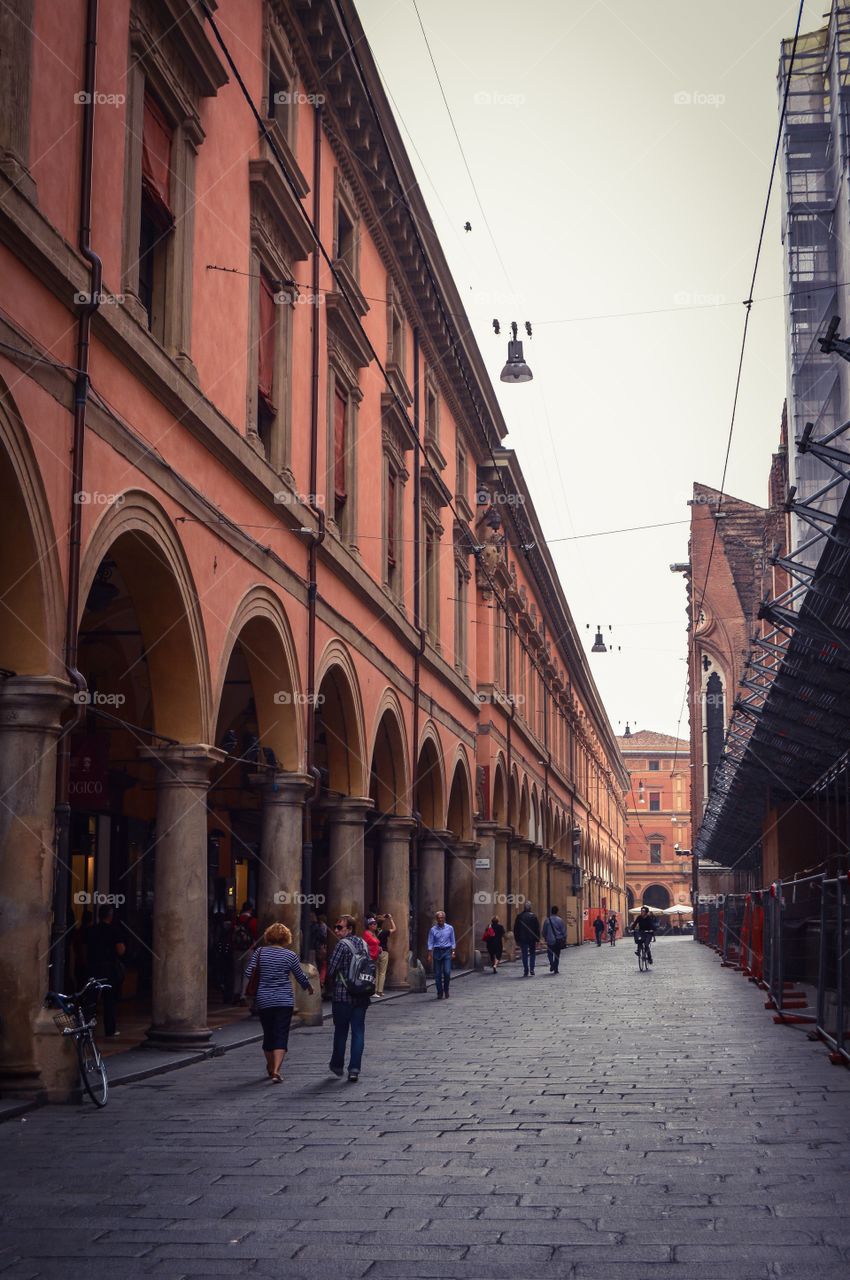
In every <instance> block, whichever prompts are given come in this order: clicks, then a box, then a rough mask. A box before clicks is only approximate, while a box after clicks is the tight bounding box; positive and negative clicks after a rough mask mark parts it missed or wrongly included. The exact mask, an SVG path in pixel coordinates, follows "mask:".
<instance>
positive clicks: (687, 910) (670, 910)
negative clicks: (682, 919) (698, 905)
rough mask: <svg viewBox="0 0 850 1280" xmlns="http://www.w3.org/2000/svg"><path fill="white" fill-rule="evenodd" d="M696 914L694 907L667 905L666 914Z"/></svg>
mask: <svg viewBox="0 0 850 1280" xmlns="http://www.w3.org/2000/svg"><path fill="white" fill-rule="evenodd" d="M693 914H694V909H693V907H681V906H678V907H665V908H664V915H665V916H692V915H693Z"/></svg>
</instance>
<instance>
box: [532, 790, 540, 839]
mask: <svg viewBox="0 0 850 1280" xmlns="http://www.w3.org/2000/svg"><path fill="white" fill-rule="evenodd" d="M530 824H531V825H530V835H531V839H532V840H533V841H534V843H535V844H540V843H541V831H540V801H539V800H538V798H537V787H536V786H532V788H531V817H530Z"/></svg>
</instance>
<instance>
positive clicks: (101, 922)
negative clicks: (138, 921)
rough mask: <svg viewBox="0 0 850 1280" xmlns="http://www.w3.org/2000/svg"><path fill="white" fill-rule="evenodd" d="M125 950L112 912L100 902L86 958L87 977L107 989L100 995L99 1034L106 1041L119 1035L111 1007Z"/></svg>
mask: <svg viewBox="0 0 850 1280" xmlns="http://www.w3.org/2000/svg"><path fill="white" fill-rule="evenodd" d="M126 950H127V947H126V944H125V942H124V936H123V934H122V931H121V929H120V928H119V927H118V925H117V924H116V923H115V912H114V911H113V909H112V907H111V906H109V905H108V904H107V903H104V904H103V905H102V906H100V907H98V909H97V924H96V925H95V926H94V928H93V929H90V930H89V935H88V938H87V939H86V955H87V960H88V971H89V977H90V978H99V979H100V980H101V982H108V983H109V988H108V989H104V990H102V991H101V993H100V995H101V999H102V1001H103V1034H104V1035H105V1036H106V1037H108V1038H109V1039H115V1038H116V1037H117V1036H119V1035H120V1034H121V1032H120V1031H119V1030H118V1029H117V1021H116V1016H115V1006H116V1005H117V1004H118V1001H119V1000H120V999H121V983H122V982H123V981H124V965H123V964H122V962H121V957H122V956H123V955H124V953H125V951H126Z"/></svg>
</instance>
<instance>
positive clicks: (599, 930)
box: [593, 912, 605, 947]
mask: <svg viewBox="0 0 850 1280" xmlns="http://www.w3.org/2000/svg"><path fill="white" fill-rule="evenodd" d="M593 932H594V933H595V934H596V945H597V947H601V946H602V935H603V933H604V932H605V921H604V920H603V919H602V917H601V915H599V913H598V912H597V913H596V919H595V920H594V922H593Z"/></svg>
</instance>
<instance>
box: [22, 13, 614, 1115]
mask: <svg viewBox="0 0 850 1280" xmlns="http://www.w3.org/2000/svg"><path fill="white" fill-rule="evenodd" d="M213 24H214V25H213ZM0 36H2V39H3V44H4V48H6V49H8V50H10V51H11V61H12V64H13V65H14V67H15V76H14V77H11V78H10V79H9V80H7V81H6V82H5V83H4V84H3V85H0V130H2V132H1V133H0V280H2V310H0V498H2V501H0V529H2V533H0V541H2V547H3V555H2V558H0V668H2V670H1V671H0V795H2V796H3V809H2V813H0V913H2V919H0V952H2V955H0V1001H2V1005H3V1010H4V1014H3V1020H2V1025H0V1089H2V1090H4V1091H5V1092H7V1093H15V1094H25V1095H31V1094H33V1093H39V1092H42V1091H44V1090H45V1089H46V1090H47V1091H48V1093H53V1092H57V1093H61V1089H62V1084H61V1081H62V1079H67V1078H68V1070H69V1064H68V1062H67V1059H66V1058H65V1057H63V1053H62V1051H63V1048H66V1047H67V1046H63V1045H62V1044H61V1042H60V1041H59V1038H58V1037H57V1036H56V1035H55V1031H54V1029H53V1027H52V1024H51V1022H50V1019H49V1016H48V1015H47V1014H46V1013H45V1012H44V1011H43V1010H42V1008H41V1005H42V1000H43V997H44V993H45V991H46V990H47V987H48V984H49V983H51V982H54V983H55V982H58V981H60V980H64V975H65V971H66V969H67V948H68V941H69V938H71V937H73V933H74V930H75V928H79V927H80V926H81V925H82V924H83V922H84V920H85V911H86V910H92V911H95V910H96V908H97V906H98V905H99V904H102V903H105V902H110V903H114V904H115V906H116V909H117V912H118V917H119V919H120V921H121V923H122V925H123V927H124V928H125V930H126V932H127V934H128V936H129V938H130V939H131V940H132V941H131V945H130V947H129V948H128V970H129V971H128V975H127V979H126V989H127V992H128V993H129V994H132V995H134V996H135V997H136V998H137V999H139V1000H142V1001H145V1000H146V1001H148V1002H149V1005H150V1018H151V1028H150V1031H149V1033H148V1034H149V1036H150V1039H151V1042H152V1043H154V1044H157V1045H159V1046H161V1047H162V1046H164V1047H176V1048H185V1047H187V1046H195V1045H203V1044H205V1043H206V1042H207V1041H208V1039H209V1035H210V1032H209V1029H208V1026H207V1001H208V949H209V939H210V937H211V931H212V930H213V929H214V928H215V925H216V922H217V921H220V920H221V919H222V918H223V917H224V916H226V915H227V913H228V912H230V911H231V910H232V909H233V907H234V906H239V905H241V901H242V900H244V899H246V898H247V899H251V900H253V901H254V902H255V903H256V905H257V913H258V916H259V919H260V923H261V925H265V924H268V923H269V922H270V921H271V920H273V919H282V920H284V921H285V922H286V923H287V924H289V925H290V927H291V928H292V931H293V934H294V937H295V946H296V947H297V948H298V949H300V950H301V952H302V954H304V955H305V956H306V955H307V953H308V950H309V935H308V934H307V932H306V925H307V918H308V917H307V913H308V911H309V909H310V907H316V908H317V909H318V910H320V911H323V912H325V913H326V914H327V915H328V917H329V919H330V918H331V917H333V916H334V915H336V914H338V913H340V912H342V911H348V912H351V913H352V914H354V915H356V916H358V917H359V918H362V915H363V912H364V909H368V908H369V907H378V908H379V909H381V910H390V911H392V913H393V915H394V918H395V921H396V924H397V926H398V932H397V934H396V935H394V938H393V944H392V949H391V959H390V971H389V985H394V986H396V987H404V986H405V985H407V984H408V980H409V963H410V958H411V957H413V958H414V959H415V958H416V957H417V956H423V958H424V945H423V944H424V938H425V935H426V932H427V928H428V926H429V924H430V923H431V920H432V918H433V913H434V911H435V910H436V909H437V908H439V907H445V908H446V910H447V911H448V913H449V917H450V919H451V920H452V922H453V923H454V925H455V928H456V931H457V934H458V940H459V945H458V954H459V960H460V962H461V963H462V964H467V965H472V964H473V963H475V959H476V951H477V949H478V947H479V946H480V938H481V933H482V931H483V929H484V927H485V925H486V923H487V922H488V921H489V918H490V916H491V915H493V914H496V915H499V916H500V917H501V919H502V920H503V922H504V923H505V924H506V925H507V926H508V927H510V925H511V923H512V920H513V915H514V913H515V911H516V909H517V907H518V905H519V904H520V903H521V902H522V901H524V900H526V899H527V900H530V901H532V902H533V904H534V906H535V909H537V910H539V911H541V912H542V911H545V910H546V908H547V907H548V906H549V905H550V904H552V903H555V904H557V905H559V906H560V907H561V909H562V911H564V912H566V913H568V915H569V919H570V922H571V923H570V928H571V934H570V936H571V939H572V940H573V941H576V942H577V941H579V940H580V939H581V936H582V933H583V929H582V919H583V916H584V915H585V913H586V912H587V911H588V909H590V908H594V907H597V906H598V905H600V904H601V903H602V901H603V900H604V901H606V902H607V903H609V904H610V905H612V906H615V905H616V904H619V906H620V909H622V907H623V906H624V905H625V868H624V839H625V793H626V790H627V786H628V779H627V775H626V773H625V770H624V767H623V763H622V759H621V757H620V753H619V750H618V747H617V742H616V739H615V737H614V735H613V732H612V730H611V726H610V724H609V722H608V719H607V717H606V714H605V711H604V709H603V707H602V704H601V701H600V699H599V695H598V693H597V690H596V688H595V685H594V682H593V679H592V677H591V675H590V672H589V670H588V666H587V662H586V659H585V656H584V653H583V651H582V647H581V644H580V640H579V637H578V634H577V632H576V629H575V626H574V624H573V621H572V618H571V616H570V612H569V607H568V604H567V601H566V599H565V597H564V595H563V591H562V588H561V586H560V583H559V581H558V578H557V575H556V573H555V569H554V565H553V564H552V561H551V558H550V556H549V553H548V551H547V548H546V546H545V542H544V539H543V536H542V532H541V530H540V528H539V526H538V523H537V518H536V515H535V513H534V509H533V506H532V503H531V500H530V496H529V494H528V491H527V488H526V486H525V482H524V479H523V476H522V472H521V470H520V467H519V463H518V460H517V458H516V456H515V455H514V453H513V452H511V451H510V450H507V449H505V448H504V447H503V445H502V443H501V442H502V440H503V438H504V436H505V435H506V433H507V427H506V424H505V422H504V420H503V417H502V414H501V411H500V409H499V405H498V402H497V400H496V397H495V395H494V392H493V388H492V385H491V382H490V378H489V375H488V373H487V370H486V368H485V366H484V363H483V360H482V358H481V355H480V352H479V351H478V348H477V346H476V344H475V342H474V339H473V338H472V336H471V334H470V329H469V324H468V322H467V321H466V318H465V316H464V313H463V306H462V303H461V301H460V298H459V296H458V293H457V290H456V288H455V285H454V283H453V281H452V279H451V277H450V275H449V272H448V269H447V266H446V263H445V260H444V258H443V255H442V253H441V251H440V248H439V244H438V243H437V240H436V236H435V234H434V231H433V228H432V226H431V223H430V219H429V216H428V213H427V210H426V208H425V205H424V202H423V200H422V197H421V195H420V193H419V189H418V187H417V185H416V182H415V179H414V177H413V173H412V170H411V168H410V163H409V160H408V158H407V156H406V154H405V151H404V148H403V145H402V142H401V138H400V136H399V133H398V130H397V128H396V126H395V123H394V120H393V118H392V114H391V112H390V109H389V106H388V104H387V101H386V98H385V95H384V93H383V90H382V88H381V85H380V81H379V77H378V75H377V71H376V68H375V65H374V63H373V61H372V58H371V55H370V52H369V48H368V45H367V44H366V41H365V38H364V37H363V34H362V29H361V27H360V24H359V21H358V19H357V15H356V12H355V10H354V8H353V6H352V5H351V4H350V3H348V2H347V0H343V3H342V4H340V5H338V6H337V5H331V4H330V3H318V4H315V3H314V4H302V3H289V4H285V3H280V2H278V0H238V2H237V3H233V4H229V5H228V6H227V7H226V12H225V11H223V10H217V9H216V6H215V4H212V3H210V4H208V5H202V4H200V3H195V2H194V0H122V2H121V3H118V4H109V5H106V4H105V3H104V2H103V0H100V3H98V2H97V0H69V2H68V3H67V5H66V6H65V7H64V10H63V21H62V23H61V25H60V24H57V23H56V21H55V10H54V8H53V6H52V5H50V4H48V3H46V0H12V3H11V4H6V5H4V6H3V8H2V11H1V12H0ZM240 81H241V84H240ZM516 394H522V391H521V389H517V391H516ZM63 1073H64V1075H63Z"/></svg>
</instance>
